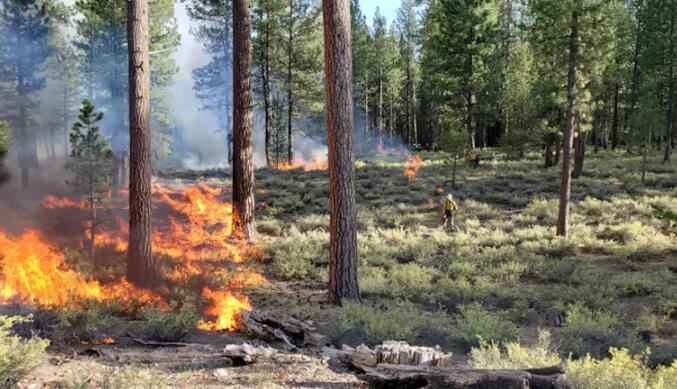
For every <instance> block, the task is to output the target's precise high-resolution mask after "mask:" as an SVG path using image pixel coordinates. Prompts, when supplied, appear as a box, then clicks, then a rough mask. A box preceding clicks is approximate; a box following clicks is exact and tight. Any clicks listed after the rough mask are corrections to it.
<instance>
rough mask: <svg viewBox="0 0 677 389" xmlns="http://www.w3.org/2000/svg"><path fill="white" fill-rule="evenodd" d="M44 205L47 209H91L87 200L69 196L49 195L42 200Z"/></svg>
mask: <svg viewBox="0 0 677 389" xmlns="http://www.w3.org/2000/svg"><path fill="white" fill-rule="evenodd" d="M42 207H43V208H47V209H58V208H77V209H89V204H88V203H87V202H86V201H85V200H73V199H69V198H67V197H56V196H51V195H48V196H47V197H45V199H44V200H43V201H42Z"/></svg>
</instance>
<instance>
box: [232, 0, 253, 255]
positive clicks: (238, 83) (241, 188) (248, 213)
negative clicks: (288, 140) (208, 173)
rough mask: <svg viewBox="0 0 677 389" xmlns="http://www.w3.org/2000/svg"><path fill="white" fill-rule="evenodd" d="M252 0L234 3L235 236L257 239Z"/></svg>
mask: <svg viewBox="0 0 677 389" xmlns="http://www.w3.org/2000/svg"><path fill="white" fill-rule="evenodd" d="M250 6H251V0H234V1H233V54H234V55H233V57H234V61H233V233H234V234H235V235H236V236H238V237H241V238H243V239H246V240H249V241H253V240H254V232H255V229H254V147H253V143H252V129H253V127H254V111H253V103H252V101H253V91H252V40H251V33H252V16H251V11H250Z"/></svg>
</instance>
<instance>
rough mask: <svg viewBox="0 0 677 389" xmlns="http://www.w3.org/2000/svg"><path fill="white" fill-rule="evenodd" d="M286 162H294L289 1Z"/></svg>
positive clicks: (291, 27)
mask: <svg viewBox="0 0 677 389" xmlns="http://www.w3.org/2000/svg"><path fill="white" fill-rule="evenodd" d="M287 39H288V41H287V88H288V89H287V162H289V163H290V164H291V163H292V161H293V160H294V138H293V131H294V123H293V120H294V88H293V86H292V78H293V72H292V69H293V68H292V64H293V61H294V0H289V31H288V36H287Z"/></svg>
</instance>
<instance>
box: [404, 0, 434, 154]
mask: <svg viewBox="0 0 677 389" xmlns="http://www.w3.org/2000/svg"><path fill="white" fill-rule="evenodd" d="M397 26H398V28H399V34H400V37H401V42H402V43H401V46H402V54H401V55H402V64H403V68H404V75H405V80H404V82H405V84H404V96H403V97H404V98H403V100H404V112H405V113H404V115H405V122H404V123H405V124H404V128H405V134H406V136H405V139H407V141H408V143H409V144H416V143H418V141H419V136H418V129H417V126H416V110H417V103H416V80H417V73H418V69H417V66H416V54H417V47H418V35H419V32H418V21H417V20H416V1H414V0H402V5H401V6H400V9H399V10H398V11H397ZM426 143H428V146H429V145H430V139H428V140H427V142H426Z"/></svg>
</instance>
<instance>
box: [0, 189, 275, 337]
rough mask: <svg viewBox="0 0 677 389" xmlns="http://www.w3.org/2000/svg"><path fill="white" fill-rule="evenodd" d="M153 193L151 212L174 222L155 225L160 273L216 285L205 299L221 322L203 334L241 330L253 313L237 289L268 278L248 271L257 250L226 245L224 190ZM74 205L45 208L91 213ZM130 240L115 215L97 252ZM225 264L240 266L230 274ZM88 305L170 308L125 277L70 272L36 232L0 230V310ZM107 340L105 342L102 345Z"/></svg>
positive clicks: (102, 229)
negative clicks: (104, 279) (245, 315)
mask: <svg viewBox="0 0 677 389" xmlns="http://www.w3.org/2000/svg"><path fill="white" fill-rule="evenodd" d="M153 194H154V195H153V201H154V207H155V208H156V209H158V208H159V207H168V208H169V210H170V215H171V216H168V219H167V220H159V221H154V228H155V230H154V233H153V249H154V252H155V253H156V254H161V256H160V258H162V257H165V258H166V257H169V258H168V261H169V262H167V263H166V264H164V265H165V266H163V268H164V269H165V271H164V272H163V274H164V277H165V279H169V280H172V281H175V282H177V283H182V284H185V282H186V281H187V280H188V279H189V278H190V277H192V276H204V275H209V277H210V279H211V280H212V281H211V283H212V285H214V283H216V284H217V285H220V286H215V287H214V291H212V289H207V288H205V289H204V290H203V291H202V297H203V298H204V299H205V300H207V301H209V304H208V306H207V309H206V312H205V313H206V314H208V315H209V316H212V317H215V318H216V320H215V321H214V322H202V323H201V324H200V328H202V329H205V330H210V331H217V330H228V331H230V330H235V329H237V325H238V322H239V315H240V313H241V312H242V311H245V310H251V309H252V307H251V304H250V303H249V300H248V299H247V297H246V296H244V295H242V294H241V293H239V292H238V290H241V289H243V288H247V287H251V286H256V285H261V284H263V283H265V282H266V279H265V278H264V277H263V276H262V275H260V274H259V273H257V272H256V271H254V270H252V269H250V268H249V267H247V266H244V265H243V262H244V261H245V260H247V259H250V258H252V257H255V256H256V255H257V254H258V253H259V250H258V248H257V247H251V246H246V245H244V244H242V243H240V242H237V241H234V240H230V238H229V235H230V233H231V232H232V229H233V226H232V220H231V218H232V205H231V203H230V202H228V201H226V200H224V199H221V198H220V197H221V196H222V195H223V194H224V190H223V189H221V188H215V187H210V186H207V185H203V184H198V185H196V186H195V187H190V188H187V189H184V190H174V189H168V188H161V187H156V188H154V190H153ZM123 195H124V193H123ZM54 200H60V201H54ZM61 200H63V201H61ZM77 204H80V203H79V202H78V201H74V200H70V199H57V198H49V201H47V199H46V201H45V202H44V203H43V205H45V207H46V208H49V209H55V208H77V209H79V210H83V211H86V210H87V209H88V208H87V207H74V206H73V205H77ZM119 207H120V206H118V208H119ZM123 209H124V208H123ZM90 224H91V223H90ZM88 229H91V226H89V227H87V226H86V231H85V232H86V234H85V236H86V237H89V236H90V231H88ZM128 235H129V234H128V223H127V222H126V220H125V219H124V218H122V217H119V216H117V217H115V219H114V221H113V222H111V219H109V221H108V223H104V224H102V225H100V226H99V228H98V229H97V234H96V246H97V247H99V249H100V248H101V247H104V246H105V247H108V248H110V249H113V250H114V251H116V252H119V253H122V252H124V251H126V249H127V236H128ZM224 260H227V261H230V262H232V263H234V264H236V265H235V266H233V267H225V266H224V263H223V261H224ZM167 269H168V271H169V273H167ZM89 299H91V300H97V301H120V302H122V303H123V304H126V303H129V304H130V305H131V304H135V305H136V306H156V307H160V308H166V307H167V304H166V302H165V301H164V300H163V299H162V298H161V297H160V296H159V295H157V294H155V293H153V292H150V291H148V290H144V289H139V288H136V287H134V286H133V285H132V284H131V283H129V282H128V281H127V280H126V279H125V278H124V277H123V278H121V279H119V280H118V281H116V282H114V283H100V282H99V281H96V280H88V279H87V278H86V277H85V276H83V275H82V274H80V273H78V272H77V271H75V270H72V269H70V268H69V267H68V265H67V264H66V263H65V256H64V255H63V253H62V252H60V251H59V249H58V248H57V247H56V246H55V245H53V244H51V243H49V241H48V240H47V238H46V237H45V236H44V235H42V234H41V233H40V232H38V231H36V230H30V231H27V232H25V233H24V234H22V235H19V236H11V235H9V234H7V233H5V232H4V231H2V230H0V303H11V302H21V303H26V304H33V305H36V306H45V307H55V306H70V305H71V304H76V303H77V302H79V301H82V300H89ZM108 341H109V340H107V339H103V340H101V342H104V344H105V343H106V342H108ZM110 341H114V340H113V339H112V338H111V339H110Z"/></svg>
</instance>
